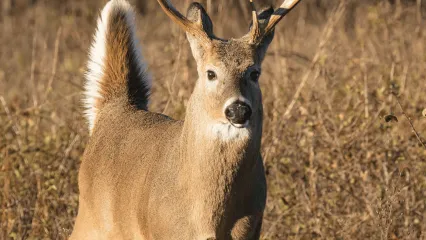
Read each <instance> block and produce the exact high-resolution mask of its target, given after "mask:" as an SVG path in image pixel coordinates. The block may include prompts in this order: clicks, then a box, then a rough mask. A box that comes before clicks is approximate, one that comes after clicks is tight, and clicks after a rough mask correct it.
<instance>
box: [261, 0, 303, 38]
mask: <svg viewBox="0 0 426 240" xmlns="http://www.w3.org/2000/svg"><path fill="white" fill-rule="evenodd" d="M299 2H300V0H284V2H283V4H281V6H280V7H279V8H278V9H277V10H276V11H275V12H274V13H273V14H272V16H271V18H270V19H269V22H268V25H267V26H266V27H265V29H264V31H263V35H268V34H269V33H270V32H271V31H272V30H274V28H275V26H276V25H277V23H278V22H279V21H281V19H283V17H284V16H285V15H287V13H289V12H290V11H291V10H292V9H293V8H294V7H295V6H296V5H297V4H298V3H299Z"/></svg>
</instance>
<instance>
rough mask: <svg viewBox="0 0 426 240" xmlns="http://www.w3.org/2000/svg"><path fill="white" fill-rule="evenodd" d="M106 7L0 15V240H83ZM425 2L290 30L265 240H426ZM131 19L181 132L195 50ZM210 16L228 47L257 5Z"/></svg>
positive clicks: (224, 7)
mask: <svg viewBox="0 0 426 240" xmlns="http://www.w3.org/2000/svg"><path fill="white" fill-rule="evenodd" d="M105 2H106V1H105V0H90V1H88V0H87V1H84V0H63V1H59V0H0V3H1V4H0V7H1V11H0V14H1V15H0V189H1V190H0V239H66V238H67V236H69V234H70V233H71V231H72V227H73V221H74V217H75V216H76V214H77V206H78V186H77V176H78V167H79V164H80V157H81V155H82V153H83V151H84V147H85V144H86V142H87V140H88V127H87V124H86V122H85V119H84V118H83V114H82V112H83V108H82V104H81V98H82V89H83V88H82V86H83V83H84V72H85V64H86V62H87V53H88V48H89V46H90V42H91V38H92V35H93V33H94V30H95V24H96V18H97V16H98V14H99V9H100V8H101V7H102V6H103V5H104V4H105ZM172 2H174V4H175V5H176V6H177V8H178V9H179V10H180V11H181V12H186V8H187V7H188V6H189V4H190V1H177V0H175V1H172ZM255 2H256V4H257V5H258V8H262V7H263V6H267V5H270V4H273V5H274V6H278V5H279V4H281V2H280V1H261V0H258V1H255ZM423 2H424V0H423V1H422V0H393V1H391V0H340V1H339V0H302V2H301V3H300V4H299V5H298V6H297V7H296V9H295V10H294V11H293V12H291V13H290V14H289V15H288V16H287V17H286V18H285V19H284V20H283V21H281V22H280V24H279V25H278V27H277V29H276V34H275V40H274V42H273V44H272V45H271V47H270V48H269V51H268V56H267V58H266V60H265V62H264V64H263V74H262V76H261V79H260V82H261V86H262V92H263V99H264V109H265V112H264V134H263V141H262V155H263V159H264V162H265V165H266V171H267V179H268V202H267V208H266V211H265V217H264V226H263V233H262V239H426V209H425V205H426V148H425V146H424V145H422V143H421V141H424V139H422V136H426V118H425V116H424V115H426V111H423V109H425V108H426V96H425V94H426V25H425V19H424V18H423V17H424V16H426V6H425V5H426V4H423ZM132 4H133V5H134V6H135V8H136V9H137V11H138V12H139V13H140V14H138V16H137V25H138V36H139V37H140V39H141V44H142V48H143V55H144V56H145V59H146V61H147V63H148V65H149V69H150V72H151V73H152V74H153V76H154V81H153V95H152V100H151V105H150V109H151V110H152V111H155V112H162V113H165V114H168V115H170V116H172V117H174V118H178V119H183V117H184V114H185V107H186V104H187V100H188V97H189V96H190V94H191V91H192V88H193V86H194V83H195V81H196V79H197V75H196V70H195V68H196V66H195V62H194V60H193V58H192V56H191V53H190V49H189V46H188V44H187V41H186V39H185V35H184V33H183V32H182V31H181V30H180V29H179V28H178V27H177V26H176V25H175V24H173V23H172V22H171V21H170V20H169V19H168V18H167V17H166V15H165V14H164V13H163V12H162V11H161V9H160V7H159V6H158V4H157V2H156V1H155V0H146V1H142V0H132ZM202 4H203V5H204V6H205V7H206V8H207V10H208V12H209V13H210V15H211V17H212V19H213V22H214V24H215V32H216V33H217V35H218V36H220V37H226V38H230V37H240V36H242V35H243V34H245V33H246V32H247V31H248V27H249V24H250V11H249V1H246V0H244V1H243V0H234V1H229V0H218V1H211V0H207V1H206V0H204V1H202ZM422 111H423V113H422Z"/></svg>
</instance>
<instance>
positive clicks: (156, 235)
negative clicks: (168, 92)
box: [71, 0, 299, 240]
mask: <svg viewBox="0 0 426 240" xmlns="http://www.w3.org/2000/svg"><path fill="white" fill-rule="evenodd" d="M158 2H159V4H160V5H161V7H162V9H163V10H164V11H165V12H166V14H167V15H168V16H169V17H170V18H171V19H172V20H173V21H174V22H175V23H177V24H178V25H179V26H180V27H181V28H182V29H183V30H185V32H186V34H187V38H188V40H189V43H190V45H191V48H192V53H193V55H194V58H195V60H196V62H197V70H198V75H199V79H198V81H197V83H196V86H195V89H194V91H193V93H192V95H191V97H190V100H189V103H188V107H187V110H186V117H185V119H184V121H177V120H173V119H171V118H169V117H167V116H164V115H161V114H157V113H152V112H149V111H148V106H147V104H148V97H149V92H150V85H151V83H150V77H149V75H148V74H147V72H146V67H145V64H144V63H143V61H142V58H141V55H140V52H139V49H138V46H139V44H138V41H137V39H136V37H135V28H134V20H133V18H134V16H133V11H132V9H131V7H130V6H129V4H128V3H127V2H125V1H124V0H112V1H110V2H109V3H108V4H107V5H106V6H105V8H104V9H103V11H102V13H101V17H100V18H99V20H98V28H97V31H96V34H95V39H94V43H93V45H92V48H91V51H90V61H89V64H88V73H87V83H86V107H87V116H88V119H89V125H90V132H91V138H90V141H89V143H88V145H87V148H86V151H85V153H84V157H83V160H82V164H81V168H80V173H79V188H80V197H79V201H80V205H79V212H78V216H77V219H76V223H75V227H74V231H73V233H72V235H71V239H79V240H80V239H90V240H93V239H166V240H174V239H185V240H187V239H200V240H206V239H259V236H260V229H261V225H262V216H263V211H264V208H265V201H266V181H265V174H264V168H263V162H262V157H261V154H260V141H261V137H262V96H261V91H260V88H259V83H258V79H259V75H260V73H261V63H262V61H263V58H264V56H265V52H266V49H267V47H268V45H269V44H270V42H271V41H272V38H273V35H274V28H275V26H276V24H277V23H278V22H279V21H280V20H281V19H282V18H283V17H284V15H286V14H287V13H288V12H289V11H290V10H291V9H292V8H293V7H294V6H295V5H296V4H297V3H298V2H299V0H286V1H284V3H283V4H282V5H281V6H280V8H279V9H278V10H276V11H275V12H274V11H273V9H272V8H270V9H266V10H264V11H262V12H260V13H256V11H255V9H254V5H252V7H253V24H252V27H251V28H250V30H249V32H248V34H246V35H245V36H243V37H242V38H238V39H229V40H224V39H220V38H218V37H216V36H215V35H214V33H213V25H212V22H211V20H210V18H209V16H208V15H207V13H206V11H205V10H204V9H203V7H202V6H201V5H200V4H198V3H193V4H192V5H191V6H190V7H189V9H188V13H187V17H184V16H183V15H182V14H180V13H179V12H178V11H177V10H176V9H175V8H174V7H173V6H172V5H171V4H170V2H169V1H167V0H158Z"/></svg>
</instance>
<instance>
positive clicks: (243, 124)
mask: <svg viewBox="0 0 426 240" xmlns="http://www.w3.org/2000/svg"><path fill="white" fill-rule="evenodd" d="M229 124H231V125H232V126H234V127H236V128H248V127H249V125H250V120H247V121H245V122H244V123H233V122H231V121H229Z"/></svg>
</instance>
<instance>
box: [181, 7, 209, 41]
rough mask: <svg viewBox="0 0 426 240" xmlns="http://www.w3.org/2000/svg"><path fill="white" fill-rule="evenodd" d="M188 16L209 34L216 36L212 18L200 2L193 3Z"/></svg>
mask: <svg viewBox="0 0 426 240" xmlns="http://www.w3.org/2000/svg"><path fill="white" fill-rule="evenodd" d="M186 17H187V18H188V20H190V21H191V22H194V23H196V24H197V25H198V26H199V27H200V28H201V29H203V30H204V32H205V33H206V34H207V36H209V37H210V38H214V34H213V23H212V20H211V19H210V17H209V15H208V14H207V12H206V10H205V9H204V8H203V6H202V5H201V4H200V3H197V2H194V3H192V4H191V5H190V6H189V8H188V11H187V13H186Z"/></svg>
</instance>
